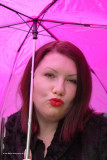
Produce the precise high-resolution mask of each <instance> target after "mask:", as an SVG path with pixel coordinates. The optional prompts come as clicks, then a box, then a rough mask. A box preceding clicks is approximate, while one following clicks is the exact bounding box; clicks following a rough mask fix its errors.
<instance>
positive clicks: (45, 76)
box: [33, 52, 77, 122]
mask: <svg viewBox="0 0 107 160" xmlns="http://www.w3.org/2000/svg"><path fill="white" fill-rule="evenodd" d="M76 82H77V68H76V65H75V63H74V61H73V60H71V59H69V58H68V57H66V56H64V55H62V54H60V53H58V52H49V53H48V54H47V55H46V56H45V57H44V59H43V60H42V61H41V62H40V64H39V66H38V67H37V69H36V70H35V73H34V89H33V102H34V104H35V111H36V115H37V118H38V120H39V119H43V120H46V121H49V122H50V121H52V122H55V121H56V122H57V121H59V120H61V119H62V118H63V117H64V116H65V115H66V114H67V113H68V112H69V110H70V108H71V107H72V102H73V99H74V97H75V94H76V89H77V84H76Z"/></svg>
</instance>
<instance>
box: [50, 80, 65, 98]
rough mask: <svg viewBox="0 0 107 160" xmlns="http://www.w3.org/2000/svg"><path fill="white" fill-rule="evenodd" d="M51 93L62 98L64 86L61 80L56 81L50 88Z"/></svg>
mask: <svg viewBox="0 0 107 160" xmlns="http://www.w3.org/2000/svg"><path fill="white" fill-rule="evenodd" d="M52 93H53V94H55V95H57V96H63V95H64V94H65V86H64V81H63V80H58V81H56V83H55V84H54V86H53V88H52Z"/></svg>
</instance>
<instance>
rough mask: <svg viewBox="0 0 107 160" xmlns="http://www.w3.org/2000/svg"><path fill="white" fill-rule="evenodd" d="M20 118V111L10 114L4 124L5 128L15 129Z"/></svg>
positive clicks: (19, 123) (18, 124) (18, 125)
mask: <svg viewBox="0 0 107 160" xmlns="http://www.w3.org/2000/svg"><path fill="white" fill-rule="evenodd" d="M20 120H21V111H18V112H16V113H14V114H12V115H11V116H9V117H8V119H7V122H6V125H5V127H6V129H8V130H14V131H16V129H17V128H18V127H20V126H21V122H20Z"/></svg>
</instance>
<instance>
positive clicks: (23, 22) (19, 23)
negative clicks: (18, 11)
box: [0, 20, 32, 28]
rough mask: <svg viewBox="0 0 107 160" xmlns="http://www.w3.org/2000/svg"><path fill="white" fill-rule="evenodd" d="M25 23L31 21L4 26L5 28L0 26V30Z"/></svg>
mask: <svg viewBox="0 0 107 160" xmlns="http://www.w3.org/2000/svg"><path fill="white" fill-rule="evenodd" d="M27 22H32V20H30V21H26V22H20V23H14V24H10V25H6V26H0V28H8V27H11V26H15V25H19V24H24V23H27Z"/></svg>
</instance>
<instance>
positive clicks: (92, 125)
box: [83, 114, 107, 145]
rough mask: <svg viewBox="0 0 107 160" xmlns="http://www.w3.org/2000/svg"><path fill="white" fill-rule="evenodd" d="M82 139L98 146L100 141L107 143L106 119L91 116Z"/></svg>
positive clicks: (94, 115) (100, 116) (99, 116)
mask: <svg viewBox="0 0 107 160" xmlns="http://www.w3.org/2000/svg"><path fill="white" fill-rule="evenodd" d="M83 135H84V137H83V138H84V139H87V141H89V143H95V144H96V145H98V143H100V142H101V141H102V142H103V140H104V141H106V143H107V117H104V116H102V115H97V114H92V115H91V117H90V119H89V121H88V122H87V124H86V127H85V129H84V134H83Z"/></svg>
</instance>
